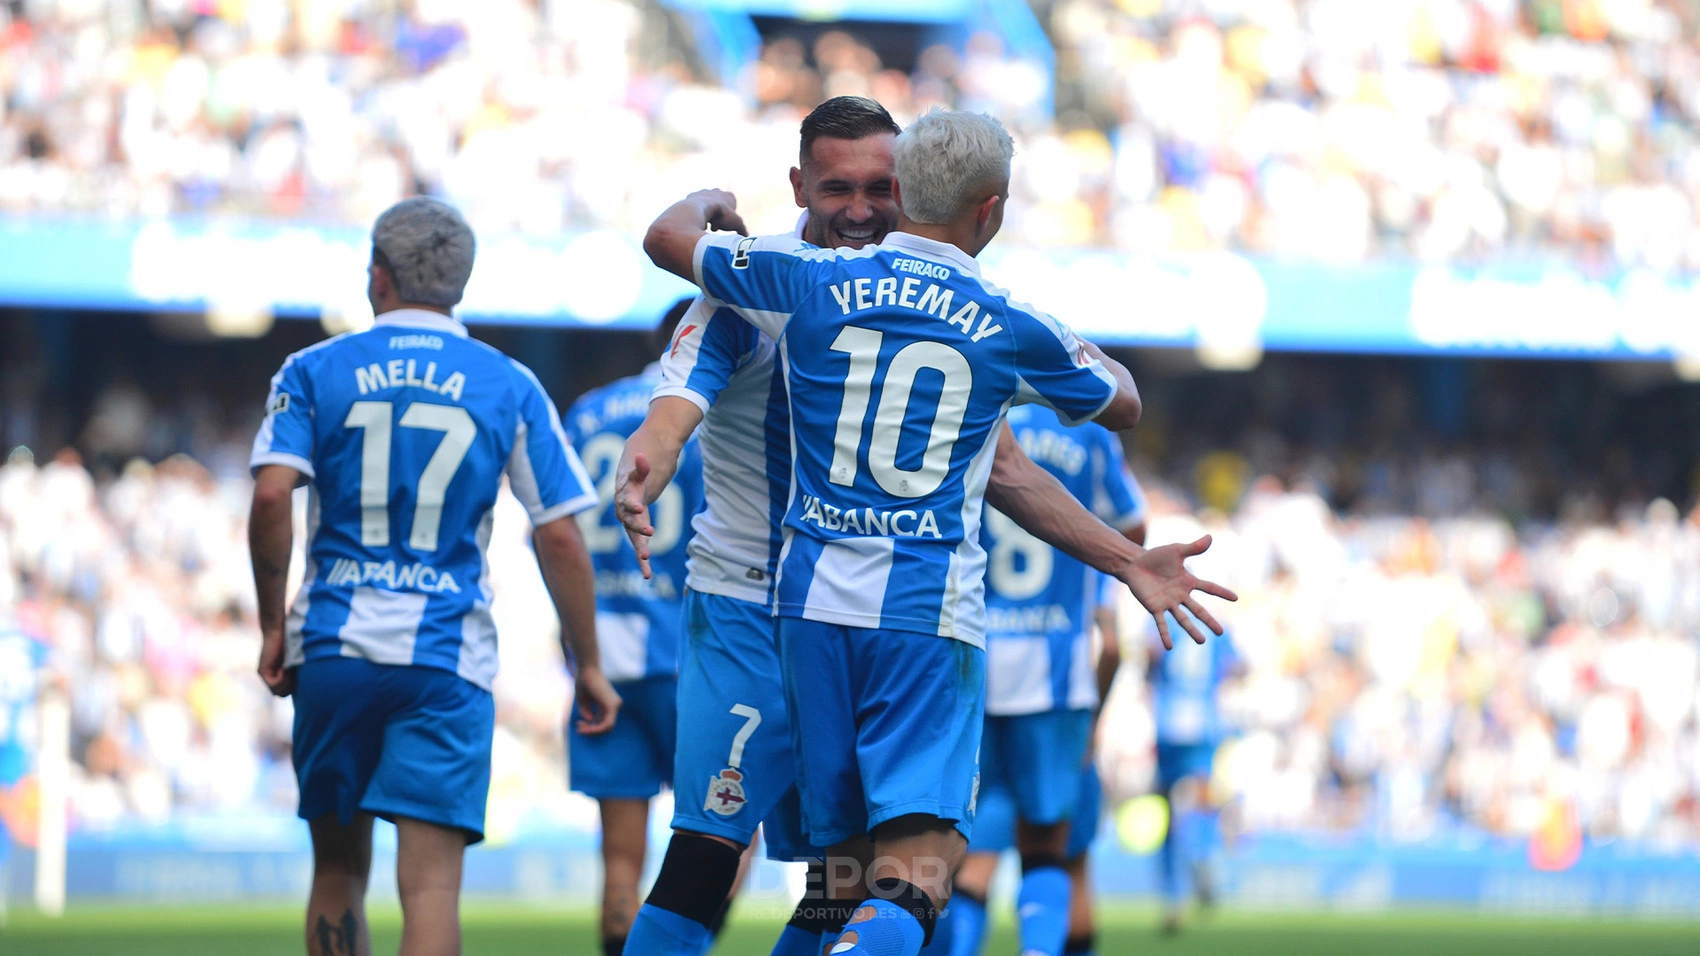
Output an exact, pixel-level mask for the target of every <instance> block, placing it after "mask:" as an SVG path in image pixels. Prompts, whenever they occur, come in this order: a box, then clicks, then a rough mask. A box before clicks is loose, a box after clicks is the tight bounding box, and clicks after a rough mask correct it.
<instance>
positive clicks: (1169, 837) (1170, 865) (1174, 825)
mask: <svg viewBox="0 0 1700 956" xmlns="http://www.w3.org/2000/svg"><path fill="white" fill-rule="evenodd" d="M1185 825H1186V820H1185V819H1184V818H1180V819H1177V818H1176V817H1175V815H1174V814H1173V813H1172V812H1171V814H1170V816H1169V828H1168V830H1167V831H1165V832H1164V834H1163V848H1162V850H1161V851H1159V852H1158V854H1157V864H1158V875H1159V879H1158V883H1159V885H1160V888H1161V890H1162V893H1163V902H1164V903H1165V904H1167V905H1169V906H1171V907H1176V906H1179V905H1180V904H1181V899H1182V896H1183V894H1182V889H1183V887H1182V885H1181V879H1182V875H1181V874H1182V873H1183V872H1184V871H1185V870H1186V867H1187V865H1188V861H1187V859H1186V856H1187V853H1186V848H1185V847H1184V846H1182V844H1183V843H1185V842H1186V836H1185V834H1183V833H1182V832H1181V829H1182V828H1183V827H1184V826H1185Z"/></svg>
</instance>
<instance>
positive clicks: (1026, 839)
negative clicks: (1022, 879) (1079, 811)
mask: <svg viewBox="0 0 1700 956" xmlns="http://www.w3.org/2000/svg"><path fill="white" fill-rule="evenodd" d="M1068 833H1069V822H1068V821H1067V820H1058V821H1057V822H1056V823H1028V822H1027V821H1025V820H1023V821H1022V822H1021V827H1020V830H1019V832H1018V833H1017V835H1016V843H1017V844H1018V845H1017V847H1016V849H1017V850H1019V851H1020V853H1021V856H1022V859H1026V858H1027V857H1029V856H1054V857H1057V858H1059V859H1060V858H1062V857H1063V856H1065V855H1067V853H1068Z"/></svg>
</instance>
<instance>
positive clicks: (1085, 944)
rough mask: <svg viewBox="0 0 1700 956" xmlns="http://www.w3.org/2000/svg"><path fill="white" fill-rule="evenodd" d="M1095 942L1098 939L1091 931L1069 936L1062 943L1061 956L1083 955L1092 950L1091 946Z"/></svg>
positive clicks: (1095, 943)
mask: <svg viewBox="0 0 1700 956" xmlns="http://www.w3.org/2000/svg"><path fill="white" fill-rule="evenodd" d="M1097 943H1098V939H1097V937H1096V935H1095V934H1093V933H1082V934H1080V935H1079V936H1070V937H1069V938H1068V939H1067V941H1065V942H1064V943H1063V956H1084V954H1086V953H1090V952H1092V947H1093V946H1095V945H1097Z"/></svg>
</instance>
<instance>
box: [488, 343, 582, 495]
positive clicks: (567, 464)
mask: <svg viewBox="0 0 1700 956" xmlns="http://www.w3.org/2000/svg"><path fill="white" fill-rule="evenodd" d="M510 361H512V360H511V359H510ZM513 365H514V368H515V369H516V370H517V371H518V373H519V376H520V378H521V382H520V384H519V393H520V400H519V422H518V423H517V425H516V427H515V431H514V450H513V451H512V452H511V453H510V454H509V455H508V466H507V472H508V484H509V485H510V486H512V488H513V492H514V497H516V498H518V499H519V502H520V504H522V505H524V506H525V511H526V514H528V515H530V516H531V524H532V526H533V527H539V526H541V525H546V524H548V523H549V522H551V521H554V520H556V519H558V518H565V517H567V516H568V515H575V514H578V513H579V512H581V511H588V510H590V509H591V508H594V507H596V503H597V500H596V486H595V485H594V484H593V483H592V482H591V480H590V475H589V474H587V473H586V472H585V470H584V463H583V462H581V461H579V458H578V452H575V451H573V446H572V444H571V443H570V442H568V441H567V433H566V429H565V428H563V427H562V425H561V416H560V415H559V414H558V413H557V412H556V411H555V403H554V402H552V401H550V400H549V396H548V394H547V393H545V392H544V391H543V385H542V383H540V382H538V381H537V377H536V376H535V375H532V374H531V370H530V369H528V368H526V367H525V366H524V365H521V364H520V363H518V362H514V363H513Z"/></svg>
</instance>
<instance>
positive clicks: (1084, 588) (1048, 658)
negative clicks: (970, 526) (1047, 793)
mask: <svg viewBox="0 0 1700 956" xmlns="http://www.w3.org/2000/svg"><path fill="white" fill-rule="evenodd" d="M1009 424H1010V428H1011V429H1013V430H1014V432H1015V437H1016V440H1017V441H1018V442H1020V444H1021V448H1022V450H1023V451H1025V452H1027V456H1028V457H1029V458H1032V459H1033V460H1034V461H1035V462H1037V463H1038V464H1039V465H1040V466H1041V467H1042V468H1044V469H1045V470H1046V471H1049V472H1050V473H1051V474H1053V475H1055V476H1056V477H1057V480H1059V481H1061V482H1062V483H1063V486H1064V487H1066V488H1067V489H1068V490H1069V491H1070V492H1071V493H1073V494H1074V496H1075V497H1076V498H1078V499H1080V501H1081V503H1082V504H1085V505H1086V506H1087V507H1088V508H1090V509H1091V510H1092V512H1093V513H1094V514H1096V515H1097V516H1098V517H1100V518H1102V519H1103V520H1104V521H1105V523H1107V524H1109V525H1110V526H1111V527H1113V528H1115V529H1116V530H1118V531H1125V530H1127V529H1128V528H1131V527H1133V526H1134V525H1136V524H1138V523H1139V522H1140V521H1142V520H1144V518H1145V499H1144V495H1143V494H1142V493H1140V491H1139V485H1138V484H1137V483H1136V482H1135V481H1134V480H1133V476H1132V475H1130V474H1128V471H1127V466H1126V465H1125V463H1124V462H1123V458H1122V448H1121V442H1120V441H1118V440H1117V438H1116V436H1115V435H1114V434H1112V433H1110V432H1109V431H1106V430H1105V429H1103V428H1099V427H1098V426H1096V425H1084V426H1078V427H1073V428H1071V427H1069V426H1067V425H1064V424H1063V423H1062V421H1061V420H1060V419H1058V418H1057V415H1056V413H1055V412H1052V411H1048V410H1046V409H1043V408H1037V407H1035V406H1032V405H1024V406H1021V407H1019V408H1012V409H1010V412H1009ZM980 546H981V547H983V548H985V549H986V555H987V561H986V713H988V714H1035V713H1040V712H1042V711H1047V710H1063V709H1068V710H1087V709H1090V708H1092V707H1096V706H1097V704H1098V682H1097V677H1096V669H1095V668H1094V666H1093V663H1094V662H1093V660H1092V652H1091V643H1092V642H1091V640H1090V638H1091V633H1092V612H1093V611H1094V610H1096V609H1097V608H1098V607H1100V606H1102V605H1103V603H1104V591H1105V584H1104V581H1105V580H1106V578H1107V575H1104V574H1101V573H1099V572H1098V571H1096V570H1094V569H1093V568H1091V567H1089V566H1087V565H1086V564H1085V563H1084V562H1081V561H1078V560H1076V559H1074V558H1071V557H1069V556H1068V555H1066V554H1064V553H1062V552H1061V551H1058V550H1056V549H1055V548H1053V547H1051V546H1050V545H1048V544H1046V543H1044V542H1043V541H1040V540H1039V539H1038V538H1035V537H1034V536H1033V535H1031V534H1029V533H1027V532H1026V531H1024V530H1022V529H1021V527H1020V526H1019V525H1017V524H1016V523H1015V522H1014V521H1011V520H1010V519H1009V518H1008V517H1006V516H1004V515H1003V514H1001V513H1000V512H998V511H997V510H995V509H990V510H988V511H987V512H986V523H985V527H984V528H982V529H981V531H980ZM1108 580H1109V581H1110V582H1111V583H1114V584H1117V586H1119V582H1116V581H1115V579H1114V578H1108ZM1110 638H1111V639H1112V640H1113V639H1114V635H1110Z"/></svg>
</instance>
